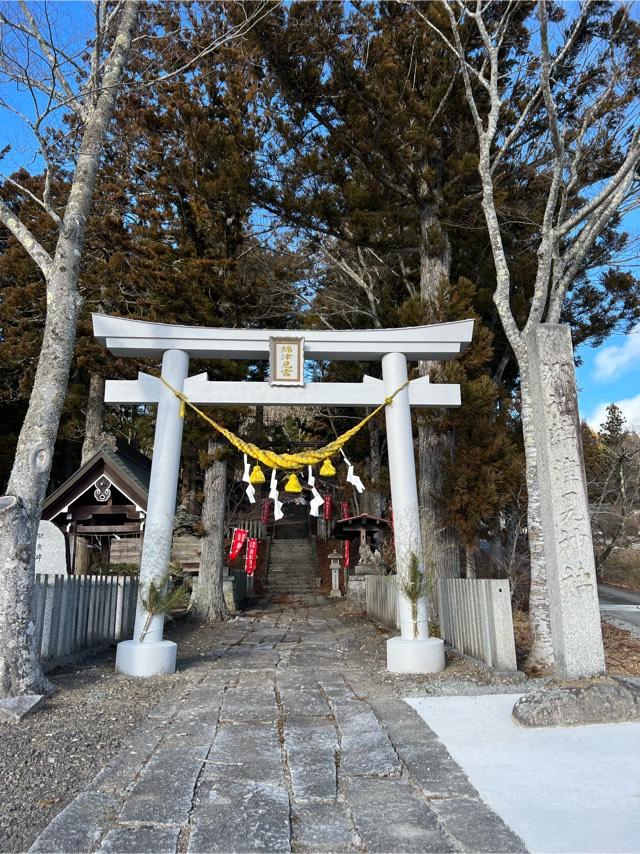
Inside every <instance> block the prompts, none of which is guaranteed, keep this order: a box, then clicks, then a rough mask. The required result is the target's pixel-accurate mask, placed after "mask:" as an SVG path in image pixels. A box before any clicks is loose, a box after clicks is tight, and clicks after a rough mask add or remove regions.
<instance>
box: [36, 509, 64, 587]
mask: <svg viewBox="0 0 640 854" xmlns="http://www.w3.org/2000/svg"><path fill="white" fill-rule="evenodd" d="M67 572H68V569H67V547H66V543H65V539H64V534H63V533H62V531H61V530H60V528H57V527H56V526H55V525H54V524H53V522H47V521H42V522H40V525H39V527H38V539H37V542H36V573H42V574H44V575H67Z"/></svg>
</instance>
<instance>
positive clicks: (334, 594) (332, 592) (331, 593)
mask: <svg viewBox="0 0 640 854" xmlns="http://www.w3.org/2000/svg"><path fill="white" fill-rule="evenodd" d="M329 598H330V599H341V598H342V593H341V592H340V591H339V590H333V589H332V590H330V591H329Z"/></svg>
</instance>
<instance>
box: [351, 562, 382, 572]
mask: <svg viewBox="0 0 640 854" xmlns="http://www.w3.org/2000/svg"><path fill="white" fill-rule="evenodd" d="M354 574H355V575H377V574H378V572H377V569H376V567H375V566H373V565H372V564H370V563H357V564H356V568H355V573H354Z"/></svg>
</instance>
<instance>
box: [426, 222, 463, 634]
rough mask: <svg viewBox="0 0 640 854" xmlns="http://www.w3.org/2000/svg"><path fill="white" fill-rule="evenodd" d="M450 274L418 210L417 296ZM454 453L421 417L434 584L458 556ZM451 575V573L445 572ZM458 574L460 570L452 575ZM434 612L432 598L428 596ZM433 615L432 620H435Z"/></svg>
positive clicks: (430, 225)
mask: <svg viewBox="0 0 640 854" xmlns="http://www.w3.org/2000/svg"><path fill="white" fill-rule="evenodd" d="M450 272H451V244H450V242H449V238H448V235H447V234H446V232H444V231H443V230H442V228H441V226H440V223H439V222H438V220H437V218H436V216H435V213H434V210H433V208H432V207H431V206H428V205H425V206H423V207H422V208H421V210H420V296H421V298H422V299H423V300H424V301H425V302H432V301H433V300H434V299H435V298H436V296H437V294H438V291H439V289H440V287H441V285H442V282H443V280H447V279H448V278H449V274H450ZM435 367H436V365H435V364H434V363H433V362H420V364H419V368H420V373H421V374H422V376H430V375H432V373H433V371H434V369H435ZM453 452H454V448H453V436H452V435H451V434H444V435H443V434H441V433H438V432H437V431H436V430H435V428H434V427H433V425H431V424H429V423H427V422H426V421H425V420H423V419H422V418H421V419H419V421H418V493H419V496H420V516H421V527H422V542H423V551H424V559H425V560H427V559H428V560H429V561H430V562H431V563H432V567H431V570H430V574H431V576H432V577H433V581H434V584H435V583H436V581H437V579H438V577H439V575H441V574H442V572H441V570H442V567H444V566H449V565H450V563H451V561H450V556H451V555H452V554H457V553H458V548H459V544H458V542H457V537H456V532H455V530H453V529H452V528H450V527H449V526H447V524H446V520H445V519H444V518H443V514H442V509H441V507H442V498H441V494H442V473H443V469H444V462H445V460H446V458H447V456H450V455H451V454H452V453H453ZM447 574H451V570H449V571H448V572H447ZM455 575H456V576H459V575H460V569H459V568H458V570H457V572H455ZM431 603H432V604H431V606H430V607H431V609H432V612H433V609H435V607H436V604H435V596H432V597H431ZM435 616H436V615H435V613H432V614H431V618H432V619H434V618H435Z"/></svg>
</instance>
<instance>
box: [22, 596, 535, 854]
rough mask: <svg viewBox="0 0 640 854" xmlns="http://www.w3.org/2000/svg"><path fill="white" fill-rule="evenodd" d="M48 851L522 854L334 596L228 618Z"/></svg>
mask: <svg viewBox="0 0 640 854" xmlns="http://www.w3.org/2000/svg"><path fill="white" fill-rule="evenodd" d="M31 850H32V851H49V852H50V851H59V852H71V851H74V852H75V851H78V852H80V851H81V852H89V851H100V852H157V854H160V852H176V851H178V852H214V851H224V852H253V851H274V852H275V851H318V852H320V851H335V852H341V851H389V852H391V851H403V852H404V851H406V852H409V851H419V852H428V851H438V852H446V851H474V852H480V851H522V850H524V847H523V844H522V842H521V840H520V839H518V838H517V837H516V836H514V834H513V833H512V832H511V831H510V830H509V829H508V828H507V827H506V826H505V824H504V823H503V822H502V820H501V819H500V818H499V817H498V816H497V815H496V814H495V813H493V812H492V811H491V810H490V809H489V808H488V807H487V806H486V805H485V804H484V803H483V802H482V801H481V800H480V798H479V796H478V793H477V792H476V791H475V789H474V788H473V787H472V786H471V784H470V783H469V781H468V780H467V778H466V776H465V775H464V773H463V772H462V770H461V769H460V767H459V766H458V765H457V764H456V763H455V762H454V761H453V760H452V759H451V757H450V756H449V754H448V753H447V751H446V750H445V748H444V746H443V745H442V744H441V742H440V741H439V740H438V739H437V737H436V736H435V734H434V733H433V732H432V731H431V730H430V729H429V728H428V727H427V726H426V724H425V723H424V722H423V721H422V720H421V719H420V718H419V717H418V715H417V714H416V713H415V712H414V711H413V709H411V708H410V707H409V706H408V705H407V704H406V703H404V702H403V700H402V699H401V698H400V697H399V696H398V695H397V694H396V693H395V692H394V689H393V687H391V686H390V685H389V684H388V683H387V682H386V681H385V680H383V679H381V678H378V677H377V676H376V673H375V672H374V671H373V670H372V669H370V667H368V663H367V660H366V656H363V653H362V645H361V639H359V638H358V636H357V633H356V632H354V628H353V621H351V622H350V621H348V620H344V619H343V618H341V617H340V613H339V610H337V609H336V607H335V606H333V605H332V604H326V600H324V601H323V600H321V599H314V598H313V597H309V598H308V600H305V599H304V598H301V599H299V600H297V602H296V603H295V604H293V605H292V604H288V605H277V606H276V605H271V606H270V607H267V608H266V609H265V610H256V611H253V612H250V613H249V614H248V615H246V616H245V618H243V619H240V620H234V621H232V622H230V623H228V624H227V625H226V626H225V627H224V628H223V629H222V631H221V642H220V647H219V648H218V649H216V650H215V651H213V652H212V658H211V660H209V661H207V662H206V663H205V664H204V665H202V664H201V665H200V666H199V667H197V668H196V669H195V675H194V680H193V682H192V684H191V687H190V689H189V690H188V691H187V692H186V693H185V694H184V696H181V697H180V698H178V699H176V700H173V701H171V702H170V703H167V704H164V705H162V706H160V707H158V708H157V709H156V710H155V712H154V714H153V717H152V719H151V721H150V725H148V726H146V727H144V728H143V729H142V730H140V732H139V733H138V734H137V735H136V737H135V738H134V740H133V742H132V743H131V744H130V745H129V746H128V747H126V748H125V749H124V750H123V751H122V753H121V754H120V755H119V756H118V757H117V758H116V759H115V760H114V761H113V762H112V763H111V764H110V765H109V766H108V767H107V768H106V769H104V770H103V771H102V772H101V773H99V774H98V776H97V777H96V778H95V779H94V780H93V782H92V783H91V785H90V786H89V788H88V789H87V790H85V792H83V793H82V794H81V795H79V796H78V797H77V798H76V799H75V800H74V801H72V802H71V804H69V806H68V807H67V808H66V809H65V810H63V811H62V812H61V813H60V814H59V815H58V816H57V818H56V819H55V820H54V821H53V822H52V823H51V824H50V825H49V827H48V828H47V829H46V830H45V831H44V832H43V833H42V834H41V835H40V837H39V838H38V839H37V840H36V842H35V843H34V845H33V847H32V849H31Z"/></svg>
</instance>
